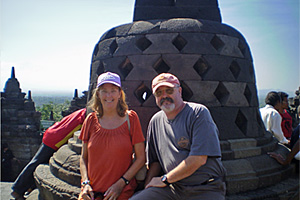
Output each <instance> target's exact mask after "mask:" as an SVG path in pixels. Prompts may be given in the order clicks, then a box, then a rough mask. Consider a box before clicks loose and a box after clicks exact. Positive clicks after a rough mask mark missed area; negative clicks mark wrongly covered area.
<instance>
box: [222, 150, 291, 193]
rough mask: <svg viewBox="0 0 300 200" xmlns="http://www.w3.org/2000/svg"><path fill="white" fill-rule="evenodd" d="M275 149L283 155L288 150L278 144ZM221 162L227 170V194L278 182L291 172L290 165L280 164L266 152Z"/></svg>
mask: <svg viewBox="0 0 300 200" xmlns="http://www.w3.org/2000/svg"><path fill="white" fill-rule="evenodd" d="M276 151H277V152H281V154H282V155H284V154H286V153H287V151H288V150H287V149H286V148H285V147H284V146H278V149H277V150H276ZM262 160H263V161H264V162H262ZM222 163H223V165H224V167H225V168H226V171H227V174H226V182H227V192H228V193H229V194H234V193H239V192H243V191H248V190H255V189H259V188H261V187H266V186H269V185H271V184H275V183H279V182H280V181H283V180H284V179H287V178H288V177H289V176H290V174H291V173H292V172H293V167H292V166H282V165H280V164H279V163H278V162H277V161H276V160H275V159H273V158H271V157H270V156H269V155H267V154H264V155H260V156H255V157H248V158H243V159H235V160H224V161H222Z"/></svg>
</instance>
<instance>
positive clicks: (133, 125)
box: [129, 110, 145, 145]
mask: <svg viewBox="0 0 300 200" xmlns="http://www.w3.org/2000/svg"><path fill="white" fill-rule="evenodd" d="M129 122H130V135H131V143H132V145H134V144H137V143H141V142H144V141H145V137H144V135H143V131H142V126H141V123H140V119H139V116H138V115H137V113H136V112H135V111H133V110H131V111H130V112H129Z"/></svg>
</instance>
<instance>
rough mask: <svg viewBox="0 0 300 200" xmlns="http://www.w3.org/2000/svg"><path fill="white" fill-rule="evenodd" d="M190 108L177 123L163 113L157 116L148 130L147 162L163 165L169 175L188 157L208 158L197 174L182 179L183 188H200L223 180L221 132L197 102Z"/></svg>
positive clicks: (188, 107)
mask: <svg viewBox="0 0 300 200" xmlns="http://www.w3.org/2000/svg"><path fill="white" fill-rule="evenodd" d="M185 103H186V105H185V107H184V108H183V109H182V111H181V112H180V113H178V115H177V116H176V117H175V119H173V120H168V119H167V116H166V115H165V113H164V112H163V111H159V112H158V113H156V114H155V115H154V116H153V117H152V119H151V121H150V123H149V127H148V131H147V148H146V152H147V162H148V164H151V163H153V162H159V163H160V165H161V167H162V169H163V171H164V173H168V172H169V171H171V170H172V169H174V168H175V167H177V166H178V165H179V163H181V161H183V160H184V159H186V158H187V157H188V156H192V155H198V156H199V155H207V156H208V158H207V162H206V164H205V165H203V166H201V167H200V168H199V169H198V170H197V171H196V172H195V173H194V174H192V175H191V176H189V177H187V178H185V179H182V180H180V181H179V183H181V184H183V185H198V184H201V183H203V182H205V181H207V180H208V179H209V178H212V177H223V176H224V175H225V168H224V167H223V165H222V162H221V149H220V143H219V138H218V129H217V127H216V125H215V123H214V121H213V119H212V117H211V115H210V113H209V111H208V109H207V108H206V107H205V106H203V105H201V104H197V103H191V102H185Z"/></svg>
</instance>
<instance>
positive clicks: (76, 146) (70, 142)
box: [68, 138, 82, 155]
mask: <svg viewBox="0 0 300 200" xmlns="http://www.w3.org/2000/svg"><path fill="white" fill-rule="evenodd" d="M68 146H69V148H70V149H71V150H72V151H74V152H75V153H77V154H79V155H80V154H81V147H82V144H81V143H77V142H76V140H74V138H70V139H69V140H68Z"/></svg>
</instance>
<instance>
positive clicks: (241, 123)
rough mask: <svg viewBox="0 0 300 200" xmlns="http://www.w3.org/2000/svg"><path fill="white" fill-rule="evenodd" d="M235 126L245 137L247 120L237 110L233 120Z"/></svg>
mask: <svg viewBox="0 0 300 200" xmlns="http://www.w3.org/2000/svg"><path fill="white" fill-rule="evenodd" d="M235 124H236V125H237V127H239V129H240V130H241V131H242V132H243V133H244V134H245V135H246V134H247V118H246V117H245V115H244V114H243V113H242V112H241V110H239V112H238V114H237V116H236V119H235Z"/></svg>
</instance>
